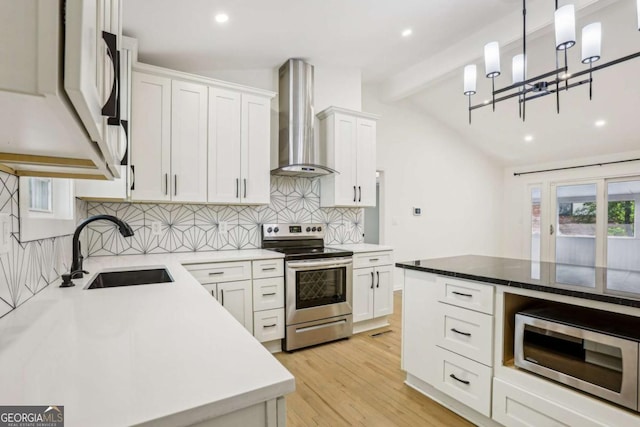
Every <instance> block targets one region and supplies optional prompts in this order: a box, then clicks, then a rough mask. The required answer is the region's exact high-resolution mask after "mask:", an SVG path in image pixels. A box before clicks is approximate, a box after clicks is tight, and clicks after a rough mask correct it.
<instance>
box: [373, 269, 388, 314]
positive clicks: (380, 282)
mask: <svg viewBox="0 0 640 427" xmlns="http://www.w3.org/2000/svg"><path fill="white" fill-rule="evenodd" d="M374 272H375V275H376V277H375V279H376V287H375V293H374V299H373V304H374V305H373V317H378V316H386V315H387V314H391V313H393V280H392V279H393V266H391V265H385V266H382V267H376V268H375V271H374Z"/></svg>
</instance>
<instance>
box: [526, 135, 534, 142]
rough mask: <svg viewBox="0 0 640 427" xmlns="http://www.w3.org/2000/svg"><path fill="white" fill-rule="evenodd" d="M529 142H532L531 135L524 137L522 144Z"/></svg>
mask: <svg viewBox="0 0 640 427" xmlns="http://www.w3.org/2000/svg"><path fill="white" fill-rule="evenodd" d="M531 141H533V135H525V136H524V142H531Z"/></svg>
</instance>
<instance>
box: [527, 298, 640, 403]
mask: <svg viewBox="0 0 640 427" xmlns="http://www.w3.org/2000/svg"><path fill="white" fill-rule="evenodd" d="M515 320H516V322H515V323H516V327H515V345H514V350H515V354H514V356H515V365H516V366H517V367H519V368H522V369H526V370H528V371H531V372H534V373H536V374H539V375H542V376H544V377H547V378H550V379H552V380H555V381H558V382H560V383H563V384H566V385H568V386H570V387H573V388H576V389H578V390H582V391H584V392H587V393H590V394H593V395H595V396H598V397H601V398H603V399H606V400H609V401H611V402H614V403H617V404H619V405H622V406H625V407H627V408H630V409H633V410H636V411H637V410H638V407H639V402H638V383H639V380H638V341H639V338H640V330H639V328H638V326H639V320H638V319H637V318H630V317H629V316H624V315H619V314H616V313H606V312H601V311H597V310H591V309H583V308H580V307H575V308H573V307H572V308H569V309H568V308H567V307H566V306H558V307H555V306H554V307H544V308H537V309H530V310H524V311H521V312H519V313H517V314H516V319H515Z"/></svg>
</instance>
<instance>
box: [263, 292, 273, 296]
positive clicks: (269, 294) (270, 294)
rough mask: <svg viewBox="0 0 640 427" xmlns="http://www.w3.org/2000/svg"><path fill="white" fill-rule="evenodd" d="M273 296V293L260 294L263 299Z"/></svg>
mask: <svg viewBox="0 0 640 427" xmlns="http://www.w3.org/2000/svg"><path fill="white" fill-rule="evenodd" d="M275 294H276V293H275V292H269V293H268V294H262V296H263V297H270V296H273V295H275Z"/></svg>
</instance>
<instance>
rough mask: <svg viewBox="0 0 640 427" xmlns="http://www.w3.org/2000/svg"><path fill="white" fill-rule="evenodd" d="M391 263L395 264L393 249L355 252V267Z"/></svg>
mask: <svg viewBox="0 0 640 427" xmlns="http://www.w3.org/2000/svg"><path fill="white" fill-rule="evenodd" d="M390 264H393V252H392V251H386V252H366V253H361V254H353V268H366V267H375V266H378V265H390Z"/></svg>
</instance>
